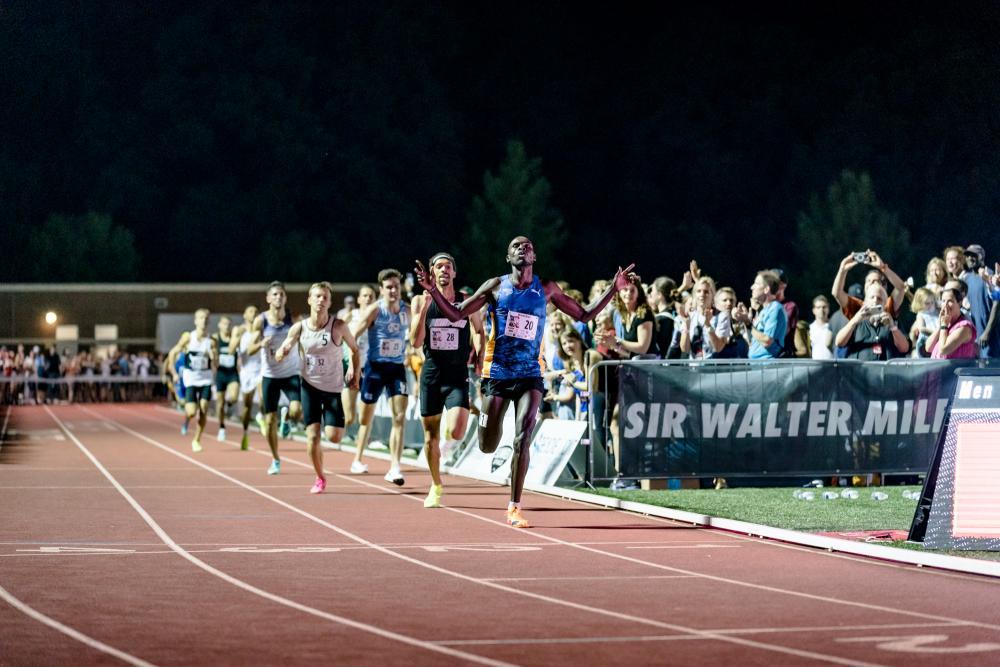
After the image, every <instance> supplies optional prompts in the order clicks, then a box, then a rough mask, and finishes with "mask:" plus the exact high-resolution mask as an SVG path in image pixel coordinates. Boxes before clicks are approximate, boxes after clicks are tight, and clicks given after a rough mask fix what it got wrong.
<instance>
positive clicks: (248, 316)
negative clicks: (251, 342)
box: [243, 306, 257, 324]
mask: <svg viewBox="0 0 1000 667" xmlns="http://www.w3.org/2000/svg"><path fill="white" fill-rule="evenodd" d="M255 319H257V306H247V309H246V310H244V311H243V321H244V322H246V323H247V324H250V323H251V322H253V321H254V320H255Z"/></svg>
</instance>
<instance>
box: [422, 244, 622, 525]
mask: <svg viewBox="0 0 1000 667" xmlns="http://www.w3.org/2000/svg"><path fill="white" fill-rule="evenodd" d="M507 262H508V263H509V264H510V273H509V274H507V275H504V276H499V277H497V278H490V279H489V280H487V281H486V282H485V283H483V285H482V286H481V287H480V288H479V289H478V290H476V293H475V294H473V295H472V296H471V297H469V298H468V299H466V300H465V301H463V302H462V303H461V304H460V305H458V306H455V305H454V304H453V303H451V302H450V301H449V300H448V299H447V298H446V297H445V295H444V294H443V293H442V292H441V291H440V290H439V289H438V288H437V285H436V284H435V282H434V281H433V280H432V279H431V276H430V274H429V273H428V272H427V271H426V270H425V269H424V266H423V264H421V263H420V262H419V261H418V262H417V266H416V269H415V273H416V276H417V281H418V282H419V283H420V285H421V286H422V287H423V288H424V289H425V290H427V293H428V294H429V295H430V296H431V298H433V299H434V303H435V304H437V307H438V308H439V309H440V310H441V312H442V313H443V314H444V315H445V317H447V318H448V319H449V320H451V321H452V322H457V321H459V320H461V319H463V318H466V317H469V316H470V315H471V314H472V313H475V312H477V311H479V309H480V308H482V307H483V306H484V305H485V306H486V307H487V309H488V310H487V318H488V320H489V324H490V327H489V335H488V337H487V339H486V351H485V357H484V359H483V374H482V378H483V379H482V391H483V395H484V397H485V400H486V405H485V409H484V411H483V413H482V414H481V415H480V417H479V449H481V450H482V451H483V452H485V453H487V454H491V453H493V452H494V451H496V448H497V445H499V444H500V435H501V433H502V429H503V417H504V413H506V412H507V407H508V406H509V405H510V404H511V403H514V422H515V432H514V443H513V448H514V453H513V455H512V457H511V483H510V503H509V504H508V505H507V523H508V524H510V525H511V526H513V527H514V528H527V527H528V522H527V521H526V520H525V518H524V517H523V516H522V515H521V492H522V491H523V489H524V478H525V476H526V475H527V473H528V458H529V448H530V446H531V435H532V432H533V431H534V430H535V421H536V419H537V415H538V407H539V405H540V404H541V402H542V393H543V388H542V371H543V370H544V369H543V368H542V366H543V365H544V361H543V360H542V354H541V352H542V350H541V347H542V334H543V332H544V331H545V312H546V310H545V309H546V306H547V304H548V303H549V302H551V303H552V305H554V306H555V307H556V308H558V309H559V310H561V311H563V312H564V313H566V314H567V315H569V316H570V317H572V318H573V319H574V320H577V321H579V322H588V321H590V320H591V319H593V318H594V317H595V316H596V315H597V314H598V313H599V312H601V310H602V309H603V308H604V307H605V306H606V305H607V304H608V302H609V301H611V297H612V296H614V294H615V293H616V292H617V291H618V290H619V289H622V288H623V287H625V286H626V285H628V284H631V283H638V280H639V278H638V276H636V275H635V274H633V273H631V271H632V268H633V266H634V265H629V267H628V268H625V269H621V268H619V269H618V272H617V273H616V274H615V277H614V280H612V281H611V284H610V285H609V287H608V289H607V290H605V292H604V294H603V295H601V296H600V297H599V298H598V299H597V300H596V301H595V302H594V303H592V304H590V305H589V306H588V307H586V308H584V307H583V306H581V305H580V304H579V303H577V302H576V301H574V300H573V299H572V298H570V297H569V296H567V295H566V294H565V293H564V292H563V291H562V288H560V287H559V285H558V284H557V283H555V282H553V281H549V280H542V279H540V278H539V277H538V276H536V275H535V274H534V264H535V247H534V245H533V244H532V243H531V240H530V239H528V238H526V237H524V236H518V237H516V238H514V239H513V240H512V241H511V242H510V244H509V245H508V246H507Z"/></svg>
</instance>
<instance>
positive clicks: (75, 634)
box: [0, 586, 153, 667]
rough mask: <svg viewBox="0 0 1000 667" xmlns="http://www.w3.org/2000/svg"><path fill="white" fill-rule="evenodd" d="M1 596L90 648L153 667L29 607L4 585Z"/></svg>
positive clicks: (23, 611)
mask: <svg viewBox="0 0 1000 667" xmlns="http://www.w3.org/2000/svg"><path fill="white" fill-rule="evenodd" d="M0 598H3V600H4V602H6V603H7V604H9V605H10V606H12V607H14V608H15V609H17V610H18V611H20V612H21V613H22V614H24V615H25V616H29V617H31V618H33V619H35V620H36V621H38V622H39V623H42V624H43V625H47V626H49V627H50V628H52V629H53V630H56V631H58V632H61V633H62V634H64V635H66V636H67V637H71V638H73V639H75V640H76V641H78V642H80V643H81V644H86V645H87V646H89V647H90V648H92V649H96V650H98V651H100V652H101V653H107V654H108V655H113V656H114V657H116V658H118V659H119V660H121V661H122V662H127V663H128V664H130V665H142V666H143V667H152V665H153V663H151V662H146V661H145V660H143V659H142V658H137V657H135V656H134V655H131V654H129V653H125V652H124V651H120V650H118V649H116V648H115V647H114V646H109V645H108V644H105V643H104V642H102V641H99V640H97V639H94V638H93V637H90V636H88V635H85V634H83V633H82V632H80V631H79V630H75V629H74V628H71V627H69V626H68V625H64V624H62V623H60V622H59V621H57V620H55V619H54V618H50V617H49V616H46V615H45V614H43V613H42V612H40V611H38V610H37V609H34V608H32V607H29V606H28V605H26V604H25V603H23V602H21V601H20V600H18V599H17V598H16V597H14V596H13V595H11V593H10V592H9V591H8V590H7V589H6V588H4V587H3V586H0Z"/></svg>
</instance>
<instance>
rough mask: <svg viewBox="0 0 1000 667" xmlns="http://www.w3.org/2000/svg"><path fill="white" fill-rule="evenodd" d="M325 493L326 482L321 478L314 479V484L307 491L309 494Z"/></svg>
mask: <svg viewBox="0 0 1000 667" xmlns="http://www.w3.org/2000/svg"><path fill="white" fill-rule="evenodd" d="M324 491H326V480H325V479H323V478H322V477H317V478H316V483H315V484H313V487H312V488H311V489H309V493H323V492H324Z"/></svg>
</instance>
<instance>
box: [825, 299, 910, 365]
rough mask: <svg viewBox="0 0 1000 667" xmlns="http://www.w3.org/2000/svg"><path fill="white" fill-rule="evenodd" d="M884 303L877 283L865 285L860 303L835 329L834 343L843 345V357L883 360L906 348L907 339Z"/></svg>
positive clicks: (891, 357)
mask: <svg viewBox="0 0 1000 667" xmlns="http://www.w3.org/2000/svg"><path fill="white" fill-rule="evenodd" d="M887 302H888V296H887V295H886V293H885V288H884V287H882V286H881V285H878V284H871V285H868V287H867V288H865V300H864V303H863V304H862V305H861V307H860V308H858V310H857V311H856V312H855V313H854V315H853V316H852V317H851V319H850V320H849V321H848V322H847V324H846V325H845V326H844V327H843V328H842V329H841V330H840V331H838V332H837V346H838V347H846V348H847V355H846V358H848V359H860V360H861V361H886V360H888V359H895V358H896V357H901V356H904V355H905V354H906V353H907V352H908V351H909V349H910V344H909V341H908V340H907V338H906V335H905V334H904V333H903V332H902V331H900V329H899V327H898V326H897V324H896V320H895V319H894V318H893V316H892V312H891V311H890V309H889V308H887V307H886V303H887Z"/></svg>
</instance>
